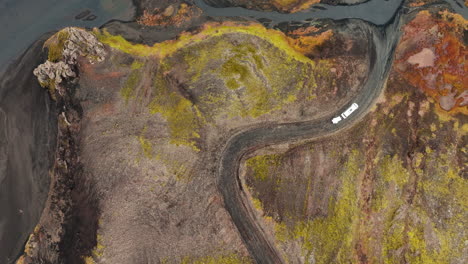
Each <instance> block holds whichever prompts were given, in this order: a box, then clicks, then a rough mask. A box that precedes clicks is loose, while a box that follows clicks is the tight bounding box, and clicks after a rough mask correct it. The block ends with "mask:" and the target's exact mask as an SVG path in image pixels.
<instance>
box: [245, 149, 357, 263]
mask: <svg viewBox="0 0 468 264" xmlns="http://www.w3.org/2000/svg"><path fill="white" fill-rule="evenodd" d="M280 158H281V156H280V155H273V156H271V155H262V156H256V157H253V158H251V159H249V160H247V162H246V165H247V168H248V169H250V170H252V177H253V178H256V179H258V180H260V181H264V180H265V179H266V178H267V177H268V176H269V175H268V174H273V173H276V172H275V169H276V168H278V167H280V166H281V164H280V163H279V162H278V161H279V159H280ZM362 163H363V161H362V154H360V153H359V152H357V151H354V152H353V154H352V155H351V156H350V157H349V160H348V161H347V162H346V163H345V164H344V166H343V170H342V171H341V173H340V178H341V187H340V188H339V194H338V195H337V197H336V198H334V199H331V200H330V201H329V209H328V211H329V214H328V216H324V217H317V218H315V219H313V220H310V221H307V220H298V219H297V221H296V222H295V223H294V224H293V225H286V223H285V222H280V223H276V224H275V229H276V230H275V231H276V232H275V233H276V238H277V240H278V241H279V242H283V243H285V242H286V243H287V241H289V240H296V241H300V243H301V244H302V255H303V256H304V257H305V258H306V262H308V261H310V260H311V259H312V256H313V258H315V260H316V263H346V261H347V258H348V256H349V255H350V253H351V251H352V246H353V244H352V242H353V237H354V233H353V232H354V226H355V225H356V223H357V216H358V214H359V210H358V204H357V188H356V183H357V180H356V179H357V177H358V174H359V171H360V170H359V168H360V167H362V165H363V164H362ZM276 185H277V188H278V190H281V185H282V181H281V180H276ZM308 192H309V193H308V194H306V196H308V195H312V194H311V193H310V192H311V190H308ZM253 204H254V207H256V208H257V207H259V208H263V205H262V203H261V201H260V200H259V199H257V198H253ZM286 214H287V213H286ZM288 222H290V221H288Z"/></svg>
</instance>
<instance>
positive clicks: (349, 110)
mask: <svg viewBox="0 0 468 264" xmlns="http://www.w3.org/2000/svg"><path fill="white" fill-rule="evenodd" d="M358 107H359V106H358V104H356V103H353V104H352V105H351V106H350V107H349V108H348V109H346V111H344V112H343V113H342V114H341V116H342V117H343V118H347V117H348V116H349V115H351V114H352V113H353V112H354V111H356V109H358Z"/></svg>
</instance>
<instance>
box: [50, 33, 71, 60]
mask: <svg viewBox="0 0 468 264" xmlns="http://www.w3.org/2000/svg"><path fill="white" fill-rule="evenodd" d="M69 37H70V33H68V31H67V29H63V30H61V31H59V32H58V33H56V34H54V35H53V36H52V37H50V38H49V39H48V40H47V41H46V42H45V43H44V47H46V48H47V49H48V59H49V60H50V61H52V62H57V61H59V60H60V59H61V58H62V52H63V49H64V47H65V42H66V41H67V40H68V38H69Z"/></svg>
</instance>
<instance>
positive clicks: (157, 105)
mask: <svg viewBox="0 0 468 264" xmlns="http://www.w3.org/2000/svg"><path fill="white" fill-rule="evenodd" d="M167 69H169V66H168V65H166V64H161V66H160V69H159V70H158V72H157V73H156V77H155V82H154V89H155V92H154V94H155V97H154V98H153V100H152V101H151V103H150V105H149V110H150V113H152V114H156V113H159V114H161V115H162V116H163V117H164V118H165V119H166V120H167V122H168V126H169V131H170V133H171V139H170V143H172V144H175V145H187V146H190V147H192V148H193V149H194V150H197V151H198V150H199V148H198V147H197V146H196V144H195V140H196V139H197V138H200V135H199V134H198V131H199V129H200V128H201V126H202V124H203V117H202V115H201V113H200V111H199V110H198V107H197V106H196V105H194V104H193V102H191V101H190V100H188V99H187V98H185V97H183V96H182V95H181V94H180V93H179V92H178V91H177V90H175V87H172V86H170V85H169V84H168V83H167V80H166V78H165V77H164V72H166V70H167Z"/></svg>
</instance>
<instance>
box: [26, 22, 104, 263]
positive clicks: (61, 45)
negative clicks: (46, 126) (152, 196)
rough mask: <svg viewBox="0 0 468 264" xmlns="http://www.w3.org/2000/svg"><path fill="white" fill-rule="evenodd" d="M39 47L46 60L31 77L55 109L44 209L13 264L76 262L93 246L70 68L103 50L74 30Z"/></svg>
mask: <svg viewBox="0 0 468 264" xmlns="http://www.w3.org/2000/svg"><path fill="white" fill-rule="evenodd" d="M44 46H45V47H47V48H48V52H49V59H48V60H47V61H46V62H45V63H43V64H41V65H39V66H38V67H37V68H36V69H34V75H35V76H36V77H37V79H38V81H39V83H40V84H41V85H42V86H43V87H45V88H48V89H49V92H50V93H51V96H52V98H53V99H54V100H55V104H56V107H57V109H61V111H60V112H59V113H58V125H57V126H58V135H57V148H56V151H55V164H54V166H53V168H52V170H51V172H50V177H51V185H50V190H49V194H48V199H47V202H46V205H45V208H44V211H43V213H42V216H41V219H40V221H39V224H38V225H37V226H36V229H35V230H34V232H33V234H31V236H30V238H29V241H28V242H27V244H26V246H25V252H24V255H23V256H22V257H21V258H20V259H19V261H18V263H25V264H26V263H67V264H68V263H70V264H73V263H82V262H83V260H82V257H81V256H82V255H89V254H90V249H91V248H92V247H93V246H94V245H95V244H96V242H95V240H96V229H95V227H96V225H97V217H96V215H97V207H96V203H95V202H94V200H92V197H93V196H92V195H91V194H90V191H89V189H86V190H84V187H83V186H84V183H83V180H82V165H81V163H80V161H79V153H80V150H79V144H78V143H79V140H78V135H79V132H80V128H81V122H80V121H81V116H82V109H81V105H80V104H79V102H77V101H76V99H75V96H74V92H75V83H76V81H77V78H78V73H77V71H76V69H77V64H78V59H79V58H80V57H84V58H87V60H88V61H89V63H96V62H100V61H103V60H104V58H105V56H106V51H105V50H104V46H103V44H101V43H100V42H99V41H98V40H97V38H96V37H95V36H94V35H93V34H91V33H89V32H86V31H85V30H83V29H79V28H65V29H64V30H61V31H60V32H58V33H57V34H55V35H54V36H52V37H51V38H49V39H48V40H47V41H46V43H45V45H44ZM52 55H53V56H52ZM84 214H87V215H89V217H83V215H84ZM88 220H89V221H88ZM82 226H86V228H82ZM88 237H90V239H88ZM85 244H86V245H85Z"/></svg>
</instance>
